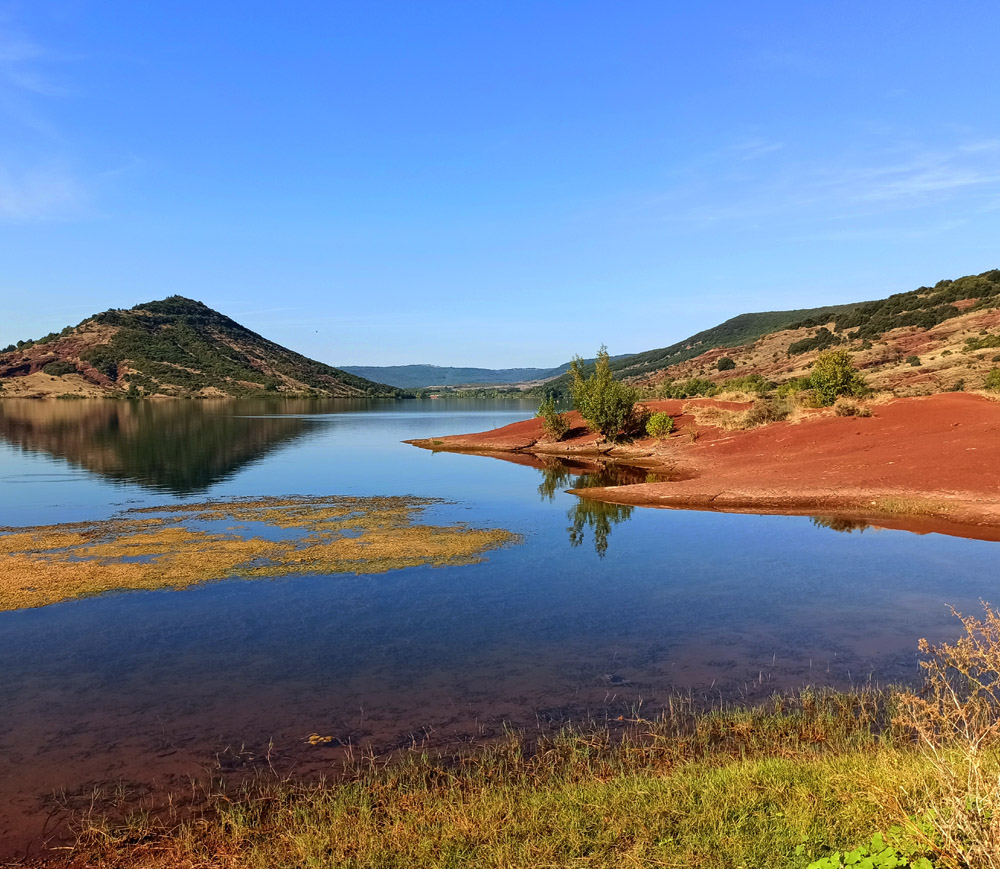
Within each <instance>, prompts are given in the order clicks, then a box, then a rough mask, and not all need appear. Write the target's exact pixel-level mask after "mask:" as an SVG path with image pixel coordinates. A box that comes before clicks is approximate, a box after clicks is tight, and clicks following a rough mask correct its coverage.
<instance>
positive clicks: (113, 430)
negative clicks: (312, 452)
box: [0, 400, 309, 495]
mask: <svg viewBox="0 0 1000 869" xmlns="http://www.w3.org/2000/svg"><path fill="white" fill-rule="evenodd" d="M307 407H308V405H307V404H304V406H303V408H302V409H303V410H305V409H307ZM252 409H256V410H265V409H268V406H267V405H261V406H257V405H256V404H255V405H254V407H253V408H247V407H241V408H240V410H241V413H246V412H247V410H252ZM282 409H283V410H284V411H285V412H286V413H288V412H294V410H293V409H290V408H288V407H287V403H286V406H283V408H282ZM308 426H309V422H308V421H307V420H304V419H300V418H296V417H289V416H285V417H261V418H248V417H246V416H243V415H240V416H237V415H235V410H233V411H230V412H220V410H219V407H218V405H217V404H216V403H215V402H202V401H171V402H164V403H154V402H149V401H145V402H133V401H115V402H106V401H101V402H90V401H27V400H26V401H16V400H8V401H4V402H2V403H0V438H3V440H5V441H7V442H8V443H10V444H12V445H14V446H16V447H18V448H20V449H22V450H24V451H26V452H34V453H47V454H49V455H54V456H58V457H59V458H62V459H65V460H67V461H68V462H70V463H71V464H74V465H76V466H78V467H81V468H84V469H86V470H87V471H91V472H93V473H96V474H99V475H101V476H102V477H106V478H109V479H112V480H119V481H126V482H132V483H138V484H139V485H141V486H143V487H145V488H149V489H155V490H157V491H161V492H170V493H172V494H176V495H189V494H194V493H197V492H202V491H204V490H206V489H208V488H209V487H210V486H212V485H213V484H215V483H217V482H219V481H220V480H223V479H226V478H227V477H230V476H232V475H233V474H235V473H236V472H237V471H239V470H240V469H241V468H243V467H245V466H246V465H248V464H250V463H252V462H255V461H258V460H259V459H261V458H263V457H264V456H266V455H267V454H268V453H270V452H272V451H273V450H275V449H277V448H278V447H281V446H283V445H286V444H288V443H290V442H291V441H293V440H295V439H297V438H299V437H300V436H301V435H302V434H304V433H305V432H306V430H307V429H308Z"/></svg>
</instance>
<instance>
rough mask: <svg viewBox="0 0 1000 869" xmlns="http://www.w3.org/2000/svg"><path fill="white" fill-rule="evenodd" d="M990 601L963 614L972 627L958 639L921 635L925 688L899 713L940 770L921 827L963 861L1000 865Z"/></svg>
mask: <svg viewBox="0 0 1000 869" xmlns="http://www.w3.org/2000/svg"><path fill="white" fill-rule="evenodd" d="M983 607H984V609H985V616H984V618H983V619H981V620H980V619H977V618H974V617H972V616H965V617H962V616H959V618H961V620H962V625H963V626H964V628H965V635H964V636H962V637H960V638H959V640H958V641H957V642H955V643H954V644H951V643H942V644H941V645H940V646H933V647H932V646H931V645H930V644H929V643H928V642H927V641H926V640H921V641H920V651H921V652H923V653H924V655H925V656H926V658H925V660H923V661H921V666H922V667H923V669H924V674H925V679H924V688H923V691H921V692H920V694H916V693H914V692H907V693H905V694H903V695H902V697H901V703H900V712H899V715H898V717H897V723H898V724H900V725H902V726H904V727H907V728H911V729H912V730H913V732H914V733H915V735H916V737H917V739H918V741H919V744H920V747H921V750H922V752H923V755H924V757H925V758H926V759H927V760H928V761H929V762H930V765H931V767H932V768H933V769H934V771H935V779H934V783H933V791H934V799H933V802H932V804H931V808H930V810H929V811H927V812H925V813H924V814H923V815H921V817H920V818H919V823H916V824H913V825H912V826H913V829H914V835H917V836H922V837H923V838H924V839H925V840H926V842H927V843H928V845H930V846H933V847H934V848H935V849H936V850H937V851H938V852H939V854H940V859H939V865H940V866H946V867H955V869H962V867H975V869H980V867H982V869H1000V769H998V766H997V762H996V761H997V746H998V732H1000V614H998V613H997V612H996V611H995V610H993V609H991V608H990V607H989V606H988V605H987V604H984V605H983ZM952 612H954V610H952ZM955 614H956V615H958V613H955Z"/></svg>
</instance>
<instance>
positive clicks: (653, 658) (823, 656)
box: [0, 401, 1000, 856]
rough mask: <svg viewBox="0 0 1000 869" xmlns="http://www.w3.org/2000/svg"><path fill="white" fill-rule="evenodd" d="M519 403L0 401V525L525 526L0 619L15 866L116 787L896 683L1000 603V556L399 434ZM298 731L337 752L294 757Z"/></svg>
mask: <svg viewBox="0 0 1000 869" xmlns="http://www.w3.org/2000/svg"><path fill="white" fill-rule="evenodd" d="M533 410H534V405H533V404H527V403H524V404H522V403H512V402H469V401H405V402H383V403H369V404H365V403H357V402H355V403H352V402H343V401H341V402H336V401H325V402H322V401H310V402H283V403H270V404H261V403H219V404H216V403H205V402H177V403H162V404H152V403H145V404H139V403H127V402H69V401H57V402H13V401H7V402H0V493H2V497H0V525H31V524H50V523H54V522H63V521H72V520H80V519H94V518H103V517H107V516H110V515H112V514H113V513H115V512H116V511H119V510H122V509H124V508H127V507H131V506H142V505H153V504H173V503H181V502H195V501H203V500H207V499H210V498H211V499H215V498H222V497H226V496H235V495H284V494H302V495H403V494H407V495H417V496H425V497H434V498H442V499H445V500H446V501H447V503H442V504H439V505H435V506H434V507H432V508H430V509H429V511H428V512H427V514H426V516H427V518H429V519H431V520H433V521H435V522H451V521H461V522H466V523H469V524H471V525H474V526H479V527H503V528H508V529H510V530H512V531H516V532H518V533H520V534H522V535H523V536H524V542H523V543H522V544H520V545H517V546H512V547H510V548H506V549H502V550H499V551H495V552H491V553H489V554H488V555H487V558H486V560H485V561H484V562H483V563H481V564H477V565H471V566H461V567H447V568H429V567H424V568H410V569H405V570H400V571H396V572H392V573H388V574H381V575H374V576H354V575H334V576H301V577H289V578H283V579H280V580H258V581H246V580H223V581H220V582H217V583H211V584H207V585H204V586H200V587H197V588H194V589H191V590H187V591H160V592H127V593H119V594H111V595H106V596H102V597H97V598H89V599H83V600H77V601H71V602H67V603H62V604H57V605H54V606H48V607H44V608H39V609H32V610H21V611H15V612H2V613H0V709H2V710H3V712H2V714H0V788H2V801H0V842H4V843H6V844H7V845H8V846H9V850H11V851H13V850H14V849H15V848H23V847H24V846H25V845H24V843H25V842H26V841H27V840H28V839H31V838H33V837H37V836H38V835H39V834H40V832H41V829H42V827H43V825H45V824H46V823H47V824H48V826H49V827H52V826H53V825H54V824H57V823H58V820H59V819H60V818H61V817H62V816H63V813H64V810H65V809H66V808H67V807H68V808H79V807H80V806H82V805H86V804H87V803H89V801H90V798H91V793H92V791H93V789H94V788H95V787H97V786H104V785H107V783H109V782H112V783H114V782H118V783H120V784H121V785H122V786H123V787H125V788H126V789H128V790H129V792H130V793H133V794H138V795H140V796H141V795H142V794H146V793H150V792H153V793H157V792H165V791H166V790H169V789H170V788H180V789H183V786H184V784H185V782H186V781H187V777H188V776H189V775H197V774H199V773H202V772H203V771H204V770H206V769H209V770H223V771H225V770H236V771H238V770H241V769H244V768H248V767H252V766H255V765H259V764H261V763H262V762H264V759H265V758H269V762H270V763H271V764H272V765H274V766H275V768H276V769H277V770H278V771H280V772H289V771H291V772H293V773H301V774H310V773H315V772H316V771H322V770H323V769H326V768H329V767H330V765H331V764H332V763H334V762H335V760H336V759H337V757H339V754H338V753H340V752H343V746H344V745H353V746H365V745H371V746H373V747H374V749H375V750H376V751H385V750H389V749H392V748H393V747H400V746H408V745H411V744H413V743H415V742H416V743H421V742H423V743H425V744H427V745H430V746H452V745H455V744H457V743H463V742H468V741H474V740H477V739H481V738H484V737H489V736H493V735H496V734H498V733H501V732H502V731H503V727H504V724H505V722H510V723H513V724H514V725H517V726H521V727H528V728H535V727H549V726H552V725H553V724H559V723H561V722H566V721H578V722H579V721H584V720H587V719H598V720H604V719H605V718H606V717H608V716H611V717H617V716H618V715H626V716H628V715H630V714H631V713H632V712H633V711H634V710H636V709H641V710H642V711H643V713H644V714H648V713H650V712H652V711H655V709H656V708H657V705H658V704H659V703H661V702H662V701H663V699H664V698H665V697H667V696H668V695H669V694H670V693H671V692H675V691H677V690H682V691H694V692H697V693H699V694H701V695H704V696H708V697H711V696H715V697H718V698H732V697H748V698H751V699H753V698H757V697H761V696H765V695H767V694H769V693H771V692H772V691H774V690H777V689H783V688H792V687H795V686H800V685H804V684H809V683H812V684H832V685H835V686H846V685H850V684H856V683H860V682H865V681H867V680H869V679H873V680H876V681H878V682H880V683H887V682H898V681H913V680H915V679H916V678H917V668H916V654H915V652H916V643H917V640H918V638H920V637H924V636H926V637H928V638H929V639H932V640H940V639H944V638H952V637H955V636H957V634H958V630H957V628H958V624H957V622H956V620H955V619H954V618H953V617H952V616H951V614H950V613H949V611H948V609H947V605H948V604H953V605H954V606H955V607H956V608H958V609H962V610H965V611H968V612H973V611H975V610H976V609H977V608H978V606H979V604H978V602H979V600H980V598H983V599H986V600H993V601H998V600H1000V595H998V594H997V593H996V585H997V571H996V568H995V564H996V560H997V553H998V552H1000V550H998V549H997V544H995V543H988V542H981V541H974V540H965V539H958V538H951V537H946V536H942V535H936V534H929V535H923V536H920V535H915V534H910V533H907V532H903V531H883V530H877V529H865V530H863V531H862V530H854V531H853V532H851V533H843V532H838V531H836V530H833V529H831V528H829V527H825V526H824V525H823V524H822V523H814V522H812V521H810V519H808V518H801V517H780V516H745V515H726V514H715V513H704V512H681V511H667V510H652V509H630V508H621V507H613V508H604V507H602V506H601V505H597V506H591V507H587V506H586V504H585V502H581V501H579V499H577V498H575V497H573V496H570V495H566V494H565V493H564V491H563V490H564V489H566V488H569V487H571V486H574V485H586V484H587V482H588V479H587V478H586V475H583V476H584V477H585V478H584V479H582V480H581V479H580V477H581V474H580V472H579V471H574V470H573V469H571V468H555V467H553V468H550V469H548V470H547V471H544V472H543V471H539V470H536V469H534V468H532V467H525V466H521V465H517V464H513V463H510V462H505V461H502V460H497V459H492V458H484V457H474V456H465V455H455V454H446V453H438V454H433V453H430V452H427V451H424V450H419V449H416V448H414V447H411V446H407V445H405V444H402V443H401V441H402V440H403V439H404V438H420V437H431V436H434V435H442V434H454V433H459V432H467V431H481V430H484V429H489V428H493V427H495V426H499V425H504V424H506V423H509V422H513V421H515V420H518V419H524V418H526V417H528V416H531V415H532V413H533ZM622 474H624V476H625V478H626V479H628V472H627V471H626V472H619V475H622ZM643 476H644V472H643ZM591 482H601V479H596V480H591ZM311 733H319V734H322V735H330V736H333V737H334V741H333V742H332V743H330V744H328V745H324V746H312V745H308V744H307V743H306V741H305V740H306V737H307V736H308V735H309V734H311ZM54 795H55V796H54ZM50 812H53V813H54V814H53V819H52V820H47V817H48V815H49V813H50ZM0 856H6V855H5V854H4V851H3V848H0Z"/></svg>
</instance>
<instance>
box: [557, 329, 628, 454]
mask: <svg viewBox="0 0 1000 869" xmlns="http://www.w3.org/2000/svg"><path fill="white" fill-rule="evenodd" d="M570 373H571V374H572V375H573V382H572V384H571V385H570V392H571V393H572V395H573V406H574V407H575V408H576V409H577V410H578V411H580V416H582V417H583V418H584V420H585V421H586V423H587V426H588V427H589V428H590V429H591V430H592V431H596V432H599V433H600V434H601V435H602V436H603V437H604V438H606V439H607V440H609V441H619V440H621V439H622V438H623V437H627V436H628V434H629V433H630V431H631V429H632V428H633V427H634V426H635V424H636V422H637V420H636V414H635V402H636V399H637V398H638V394H637V393H636V391H635V390H634V389H632V388H631V387H628V386H626V385H625V384H624V383H621V382H620V381H617V380H615V379H614V377H612V376H611V359H610V357H609V356H608V350H607V348H606V347H605V346H604V345H603V344H602V345H601V349H600V350H598V351H597V360H596V361H595V364H594V370H593V372H591V374H590V375H589V376H588V375H587V372H586V370H585V368H584V363H583V360H582V359H581V358H580V357H579V356H576V357H574V359H573V361H572V362H571V363H570Z"/></svg>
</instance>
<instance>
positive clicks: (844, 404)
mask: <svg viewBox="0 0 1000 869" xmlns="http://www.w3.org/2000/svg"><path fill="white" fill-rule="evenodd" d="M833 412H834V413H836V414H837V416H860V417H869V416H871V415H872V410H871V408H870V407H864V406H862V405H860V404H855V403H854V402H853V401H844V400H841V401H838V402H837V403H836V404H835V405H834V406H833Z"/></svg>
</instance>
